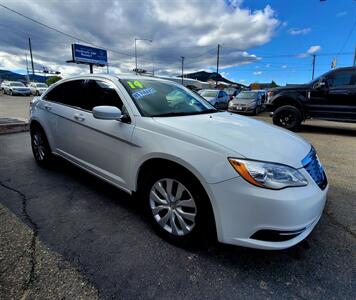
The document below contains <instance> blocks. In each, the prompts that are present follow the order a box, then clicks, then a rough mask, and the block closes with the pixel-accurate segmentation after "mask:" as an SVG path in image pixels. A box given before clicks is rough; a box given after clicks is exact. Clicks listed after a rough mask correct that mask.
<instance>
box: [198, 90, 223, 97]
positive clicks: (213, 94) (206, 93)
mask: <svg viewBox="0 0 356 300" xmlns="http://www.w3.org/2000/svg"><path fill="white" fill-rule="evenodd" d="M218 93H219V91H202V92H201V94H200V95H202V96H203V97H217V96H218Z"/></svg>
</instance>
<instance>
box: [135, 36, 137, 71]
mask: <svg viewBox="0 0 356 300" xmlns="http://www.w3.org/2000/svg"><path fill="white" fill-rule="evenodd" d="M136 41H137V39H136V38H135V66H136V67H135V71H136V75H137V47H136Z"/></svg>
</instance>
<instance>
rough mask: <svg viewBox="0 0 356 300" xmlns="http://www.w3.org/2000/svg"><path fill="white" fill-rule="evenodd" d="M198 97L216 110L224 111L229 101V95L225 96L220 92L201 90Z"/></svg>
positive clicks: (224, 93)
mask: <svg viewBox="0 0 356 300" xmlns="http://www.w3.org/2000/svg"><path fill="white" fill-rule="evenodd" d="M200 95H201V96H202V97H203V98H205V99H206V100H208V101H209V102H210V103H211V104H212V105H214V106H215V107H216V108H222V109H226V108H227V104H228V102H229V100H230V97H229V95H228V94H226V92H224V91H220V90H212V89H211V90H208V89H204V90H202V92H201V93H200Z"/></svg>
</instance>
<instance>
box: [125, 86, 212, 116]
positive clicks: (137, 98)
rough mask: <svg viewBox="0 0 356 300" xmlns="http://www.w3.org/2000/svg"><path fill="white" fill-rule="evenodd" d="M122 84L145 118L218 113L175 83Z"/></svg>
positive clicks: (204, 101)
mask: <svg viewBox="0 0 356 300" xmlns="http://www.w3.org/2000/svg"><path fill="white" fill-rule="evenodd" d="M120 82H121V83H122V84H123V85H124V87H125V89H126V91H127V92H128V93H129V95H130V96H131V98H132V100H133V101H134V103H135V104H136V106H137V108H138V110H139V111H140V113H141V114H142V116H144V117H164V116H184V115H194V114H204V113H211V112H217V111H218V110H217V109H215V108H214V107H213V106H212V105H211V104H210V103H208V102H207V101H206V100H204V99H202V98H201V97H199V96H198V95H197V94H194V93H192V92H190V91H188V90H186V89H184V88H183V87H180V86H178V85H176V84H174V83H169V82H162V81H156V80H149V79H142V80H141V79H140V80H124V79H121V80H120Z"/></svg>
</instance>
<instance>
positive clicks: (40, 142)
mask: <svg viewBox="0 0 356 300" xmlns="http://www.w3.org/2000/svg"><path fill="white" fill-rule="evenodd" d="M32 145H33V152H34V154H35V156H36V158H37V159H38V160H40V161H42V160H44V158H45V155H46V152H45V151H46V148H45V147H46V146H45V143H44V139H43V137H42V134H41V133H40V132H35V133H34V135H33V138H32Z"/></svg>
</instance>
